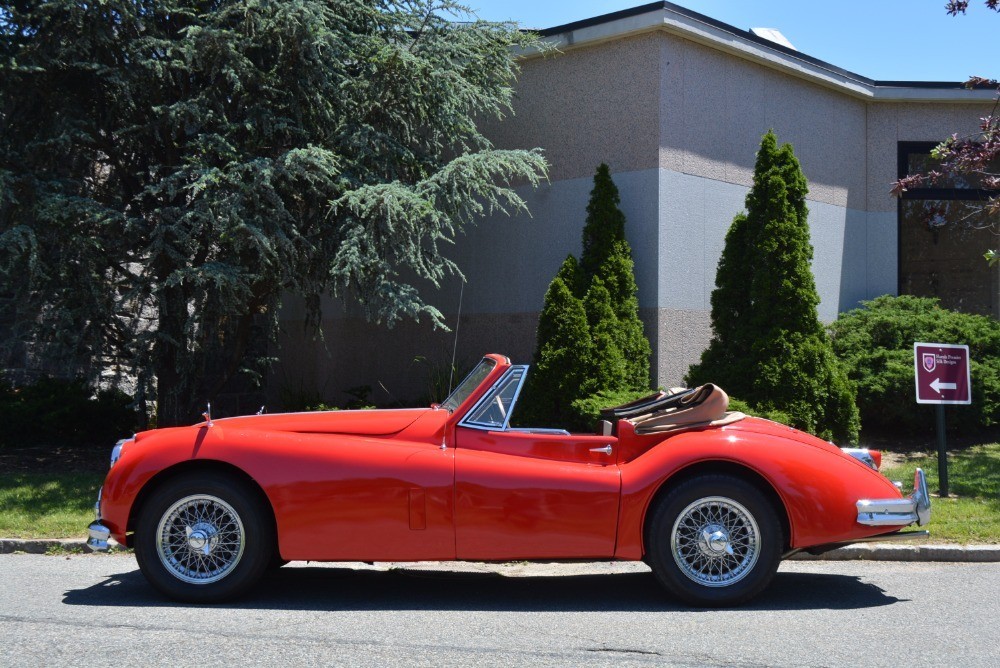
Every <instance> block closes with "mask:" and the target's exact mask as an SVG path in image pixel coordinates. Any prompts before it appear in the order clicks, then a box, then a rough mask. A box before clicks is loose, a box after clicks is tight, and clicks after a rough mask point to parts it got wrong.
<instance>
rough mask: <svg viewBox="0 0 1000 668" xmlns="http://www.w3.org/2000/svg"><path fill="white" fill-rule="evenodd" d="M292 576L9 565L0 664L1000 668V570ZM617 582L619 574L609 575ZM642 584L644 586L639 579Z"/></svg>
mask: <svg viewBox="0 0 1000 668" xmlns="http://www.w3.org/2000/svg"><path fill="white" fill-rule="evenodd" d="M469 568H471V569H473V570H477V569H478V570H479V571H486V572H456V571H452V570H446V569H445V568H444V567H441V566H433V565H431V566H426V565H425V566H422V567H421V568H420V569H410V568H407V569H400V568H395V567H393V568H390V567H388V566H376V567H375V568H370V567H364V566H359V567H357V568H345V567H344V566H342V565H320V566H317V565H311V566H310V565H306V564H292V565H290V566H287V567H285V568H283V569H281V570H280V571H278V572H277V573H275V574H274V575H273V576H270V577H269V578H268V579H267V580H266V581H264V582H263V583H262V585H261V586H260V587H259V588H258V589H257V590H256V591H255V592H254V593H253V595H251V596H250V597H249V598H246V599H244V600H242V601H240V602H238V603H234V604H229V605H217V606H206V607H195V606H188V605H181V604H176V603H171V602H168V601H165V600H163V599H161V598H160V597H158V596H157V595H156V593H155V592H154V591H153V590H152V589H150V588H149V587H148V586H147V585H146V583H145V581H144V580H143V578H142V576H141V575H140V574H139V572H138V570H136V565H135V560H134V559H133V558H132V557H131V556H130V555H79V556H76V555H74V556H69V557H67V556H44V555H25V554H15V555H0V582H2V583H3V585H2V587H0V664H2V665H4V666H42V665H86V666H95V665H126V664H133V665H143V664H148V665H168V664H169V665H174V666H199V667H204V666H222V665H225V666H239V665H264V666H270V665H281V666H287V665H291V666H298V665H317V666H319V665H322V666H330V665H342V666H380V667H381V666H504V667H505V668H513V667H514V666H524V665H531V666H550V665H551V666H580V665H594V666H602V665H608V666H612V665H613V666H615V667H616V668H620V667H623V666H653V665H655V666H669V665H673V666H735V667H745V666H796V667H798V666H893V667H894V668H897V667H898V666H906V665H925V666H934V665H942V666H954V665H962V666H991V667H993V666H996V665H997V664H998V662H1000V649H998V648H1000V622H998V620H1000V564H997V563H991V564H940V563H900V562H832V563H830V562H825V563H820V562H786V563H785V564H783V565H782V568H781V570H780V571H779V573H778V576H777V578H776V580H775V582H774V584H773V585H772V586H771V588H770V589H769V590H768V591H766V592H765V593H764V595H762V596H761V597H760V598H758V599H757V600H756V601H755V602H754V603H753V604H751V605H750V606H748V607H744V608H741V609H737V610H721V611H719V610H715V611H704V610H692V609H687V608H684V607H683V606H680V605H678V604H676V603H675V602H673V601H671V600H670V599H668V598H666V597H665V596H664V595H663V594H661V592H660V590H659V589H658V587H657V586H656V584H655V583H654V581H653V579H652V576H651V575H650V574H649V573H648V572H647V571H645V570H644V567H643V566H641V565H632V564H627V565H619V566H609V565H606V564H596V565H590V564H587V565H554V566H541V567H537V566H528V565H506V566H490V567H486V566H470V567H469ZM611 571H617V572H611ZM629 571H631V572H629Z"/></svg>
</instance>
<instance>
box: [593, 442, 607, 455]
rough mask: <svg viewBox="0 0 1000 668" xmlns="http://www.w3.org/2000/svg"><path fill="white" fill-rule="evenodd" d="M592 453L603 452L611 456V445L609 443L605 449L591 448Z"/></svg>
mask: <svg viewBox="0 0 1000 668" xmlns="http://www.w3.org/2000/svg"><path fill="white" fill-rule="evenodd" d="M590 451H591V452H603V453H604V454H606V455H610V454H611V444H610V443H608V444H607V445H605V446H604V447H603V448H591V449H590Z"/></svg>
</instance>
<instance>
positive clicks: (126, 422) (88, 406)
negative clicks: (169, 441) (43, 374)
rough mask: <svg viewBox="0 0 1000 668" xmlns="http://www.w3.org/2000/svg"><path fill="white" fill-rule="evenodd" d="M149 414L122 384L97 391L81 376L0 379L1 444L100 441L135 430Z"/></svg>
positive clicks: (104, 442)
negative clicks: (18, 381)
mask: <svg viewBox="0 0 1000 668" xmlns="http://www.w3.org/2000/svg"><path fill="white" fill-rule="evenodd" d="M142 423H143V420H142V419H141V416H140V414H139V413H138V412H137V411H136V409H135V407H134V406H133V401H132V398H131V397H129V396H128V395H127V394H125V393H124V392H121V391H119V390H99V391H97V392H94V390H93V388H91V387H90V385H89V384H88V383H87V382H86V381H84V380H81V379H75V380H64V379H58V378H41V379H39V380H38V381H37V382H35V383H34V384H31V385H24V386H22V387H14V386H12V385H10V384H9V383H7V382H6V381H2V380H0V424H2V425H3V429H2V430H0V445H2V446H3V447H18V446H30V445H53V446H56V445H70V446H78V445H91V444H93V445H99V446H101V447H107V446H108V444H114V442H115V441H117V440H118V439H120V438H124V437H126V436H131V435H132V434H133V433H134V432H135V431H136V430H137V429H138V428H140V427H141V426H142Z"/></svg>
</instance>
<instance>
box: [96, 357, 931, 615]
mask: <svg viewBox="0 0 1000 668" xmlns="http://www.w3.org/2000/svg"><path fill="white" fill-rule="evenodd" d="M527 371H528V368H527V366H523V365H514V364H511V362H510V360H509V359H507V358H506V357H503V356H501V355H487V356H486V357H485V358H484V359H483V360H482V362H480V363H479V365H478V366H477V367H476V368H475V369H474V370H473V371H472V372H471V373H470V374H469V376H468V377H467V378H465V380H464V381H462V383H461V384H460V385H459V386H458V388H457V389H456V390H455V391H454V392H453V393H452V394H451V396H449V397H448V398H447V399H446V400H445V401H444V402H443V403H441V404H437V405H434V406H431V407H430V408H423V409H400V410H370V411H325V412H312V413H286V414H274V415H256V416H245V417H234V418H228V419H218V420H213V419H212V418H211V416H210V415H208V414H206V420H205V422H202V423H200V424H197V425H194V426H190V427H179V428H170V429H157V430H153V431H146V432H142V433H139V434H137V435H136V436H134V437H132V438H130V439H126V440H124V441H121V442H119V444H118V445H117V446H116V447H115V448H114V451H113V454H112V456H111V470H110V472H109V473H108V476H107V479H106V480H105V482H104V486H103V487H102V490H101V492H99V494H98V497H99V498H98V503H97V506H96V510H97V516H98V517H97V520H96V521H95V522H94V523H93V524H91V525H90V527H89V531H90V539H89V544H90V546H91V547H92V548H94V549H97V550H101V549H107V545H108V540H109V538H111V537H113V538H114V539H115V540H116V541H117V542H119V543H121V544H124V545H127V546H130V547H133V548H134V549H135V555H136V559H137V560H138V563H139V567H140V569H141V570H142V572H143V574H144V575H145V577H146V578H147V579H148V580H149V582H150V583H151V584H152V585H153V586H154V587H156V588H157V589H158V590H160V591H161V592H163V593H164V594H166V595H167V596H169V597H172V598H176V599H181V600H186V601H206V602H207V601H219V600H223V599H227V598H231V597H233V596H236V595H239V594H241V593H243V592H245V591H246V590H247V589H248V588H250V587H251V586H252V585H253V584H254V583H255V582H256V581H257V580H258V578H260V577H261V576H262V575H263V574H264V573H265V571H267V570H268V569H269V568H273V567H276V566H278V565H281V564H282V563H284V562H287V561H290V560H310V561H423V560H485V561H507V560H546V561H548V560H570V559H572V560H613V559H618V560H645V561H646V562H647V563H648V564H649V566H650V567H651V569H652V571H653V574H654V575H655V577H656V578H657V580H659V582H660V583H661V584H663V585H664V586H665V587H666V589H667V590H669V591H670V592H671V593H672V594H673V595H675V596H676V597H677V598H679V599H681V600H683V601H685V602H687V603H690V604H694V605H708V606H718V605H735V604H738V603H741V602H743V601H746V600H748V599H750V598H751V597H753V596H755V595H756V594H758V593H759V592H760V591H761V590H763V589H764V588H765V587H766V586H767V585H768V583H769V582H770V581H771V579H772V578H773V576H774V574H775V571H776V570H777V568H778V563H779V562H780V561H781V559H782V558H783V557H787V556H789V555H790V554H793V553H795V552H798V551H800V550H807V551H812V552H821V551H824V550H829V549H832V548H833V547H836V546H837V545H840V544H844V543H851V542H857V541H862V540H866V539H873V538H875V539H878V540H886V539H894V538H910V537H914V536H916V535H921V536H925V535H926V534H927V532H926V531H915V532H909V533H901V532H900V529H903V528H904V527H906V526H908V525H911V524H914V523H916V524H919V525H923V524H925V523H927V521H928V519H929V517H930V497H929V495H928V493H927V483H926V480H925V478H924V474H923V472H922V471H920V470H919V469H918V470H917V472H916V475H915V480H914V490H913V493H912V494H911V495H909V496H904V495H903V494H902V493H901V492H900V490H899V483H896V484H893V483H892V482H890V481H889V480H887V479H886V478H885V477H883V476H882V475H881V474H880V473H879V472H878V470H877V469H878V464H879V459H880V458H879V455H878V453H877V452H868V451H867V450H842V449H841V448H838V447H835V446H834V445H832V444H830V443H828V442H825V441H822V440H820V439H818V438H815V437H813V436H810V435H808V434H805V433H803V432H801V431H797V430H795V429H792V428H790V427H786V426H783V425H781V424H777V423H774V422H769V421H767V420H762V419H758V418H753V417H747V416H744V415H743V414H741V413H733V412H728V411H727V407H728V398H727V397H726V395H725V393H724V392H722V391H721V390H720V389H719V388H717V387H715V386H714V385H706V386H703V387H700V388H694V389H691V390H683V391H676V392H672V393H663V392H661V393H657V394H654V395H651V396H650V397H647V398H645V399H643V400H640V401H637V402H633V403H632V404H628V405H625V406H619V407H617V408H614V409H608V410H607V411H605V415H604V417H606V418H607V420H602V421H601V424H600V425H598V427H597V429H596V430H595V431H596V433H593V434H570V433H569V432H566V431H563V430H559V429H531V428H518V427H512V426H511V425H510V417H511V413H512V412H513V411H514V409H515V404H516V403H517V399H518V394H519V393H520V390H521V387H522V386H523V385H524V381H525V378H526V375H527Z"/></svg>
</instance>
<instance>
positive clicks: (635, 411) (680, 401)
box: [601, 383, 746, 434]
mask: <svg viewBox="0 0 1000 668" xmlns="http://www.w3.org/2000/svg"><path fill="white" fill-rule="evenodd" d="M728 408H729V395H727V394H726V393H725V392H724V391H723V390H722V388H721V387H719V386H718V385H713V384H712V383H708V384H707V385H702V386H700V387H695V388H692V389H680V388H677V389H675V390H671V391H670V392H657V393H655V394H651V395H649V396H646V397H643V398H641V399H637V400H635V401H632V402H629V403H627V404H622V405H621V406H615V407H613V408H605V409H603V410H602V411H601V417H603V418H604V419H606V420H616V419H617V420H628V421H629V422H631V423H632V424H634V425H635V433H636V434H654V433H659V432H667V431H674V430H677V429H690V428H692V427H707V426H721V425H724V424H730V423H732V422H736V421H738V420H742V419H743V418H745V417H746V416H745V415H744V414H743V413H738V412H734V411H728Z"/></svg>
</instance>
